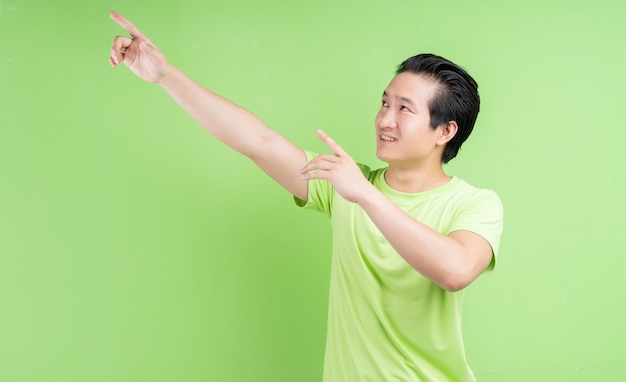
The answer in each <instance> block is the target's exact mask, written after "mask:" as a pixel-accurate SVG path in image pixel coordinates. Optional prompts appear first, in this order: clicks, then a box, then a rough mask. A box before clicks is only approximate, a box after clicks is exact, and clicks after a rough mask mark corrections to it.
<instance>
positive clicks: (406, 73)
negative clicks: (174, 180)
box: [110, 13, 502, 382]
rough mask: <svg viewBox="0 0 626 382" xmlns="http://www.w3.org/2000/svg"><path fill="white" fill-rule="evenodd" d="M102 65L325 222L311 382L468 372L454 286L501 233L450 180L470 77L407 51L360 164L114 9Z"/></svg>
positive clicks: (496, 206) (492, 208)
mask: <svg viewBox="0 0 626 382" xmlns="http://www.w3.org/2000/svg"><path fill="white" fill-rule="evenodd" d="M111 17H112V18H113V20H115V21H116V22H117V23H119V24H120V25H121V26H122V27H123V28H125V29H126V30H127V31H128V32H129V33H130V35H131V37H124V36H117V37H115V39H114V41H113V45H112V47H111V58H110V63H111V65H112V66H114V67H115V66H117V65H118V64H119V63H122V62H123V63H124V64H126V65H127V66H128V67H129V68H130V70H132V71H133V72H134V73H135V74H136V75H137V76H139V77H140V78H142V79H144V80H147V81H151V82H155V83H157V84H159V85H160V86H161V87H162V88H163V89H165V90H166V91H167V92H168V93H169V94H170V95H171V97H172V98H173V99H174V100H175V101H176V102H178V103H179V104H180V105H181V106H182V107H183V108H184V109H185V110H186V111H187V112H188V113H189V114H190V115H191V116H192V117H194V118H195V119H196V121H198V122H199V123H200V124H201V125H202V126H203V127H204V128H205V129H206V130H207V131H208V132H209V133H211V134H212V135H214V136H215V137H216V138H218V139H219V140H221V141H222V142H224V143H225V144H227V145H228V146H230V147H232V148H233V149H234V150H237V151H238V152H240V153H242V154H243V155H246V156H248V157H250V158H251V159H252V160H253V161H254V162H255V163H256V164H257V165H258V166H259V167H260V168H261V169H262V170H263V171H265V172H266V173H267V174H268V175H269V176H271V177H272V178H273V179H275V180H276V181H277V182H278V183H279V184H281V185H282V186H283V187H284V188H285V189H287V190H288V191H289V192H291V193H292V194H293V195H294V196H295V199H296V203H297V204H298V205H300V206H303V207H306V208H311V209H315V210H318V211H321V212H322V213H325V214H326V215H327V216H328V217H329V218H330V220H331V223H332V229H333V260H332V273H331V286H330V302H329V317H328V335H327V344H326V356H325V365H324V381H332V382H337V381H349V382H354V381H376V382H380V381H403V382H406V381H439V382H440V381H472V380H474V376H473V374H472V371H471V369H470V368H469V366H468V364H467V361H466V358H465V353H464V349H463V340H462V336H461V303H462V298H463V291H462V290H463V289H464V288H465V287H466V286H468V285H469V284H470V283H471V282H472V281H474V280H475V279H476V278H477V277H478V276H479V275H480V274H481V273H483V272H485V271H486V270H490V269H491V268H493V266H494V264H495V258H496V253H497V250H498V245H499V240H500V235H501V232H502V206H501V203H500V200H499V199H498V197H497V196H496V194H495V193H493V192H491V191H488V190H481V189H477V188H475V187H472V186H470V185H469V184H467V183H465V182H464V181H462V180H461V179H459V178H456V177H450V176H448V175H446V174H445V173H444V171H443V166H442V164H443V163H445V162H447V161H449V160H450V159H452V158H453V157H454V156H456V154H457V152H458V150H459V148H460V146H461V144H462V143H463V142H464V141H465V140H466V139H467V137H468V136H469V134H470V132H471V131H472V128H473V126H474V122H475V121H476V117H477V115H478V110H479V103H480V101H479V97H478V91H477V85H476V83H475V82H474V80H473V79H472V78H471V77H470V76H469V75H468V74H467V73H466V72H465V70H463V69H462V68H460V67H458V66H457V65H455V64H453V63H451V62H450V61H447V60H445V59H443V58H441V57H438V56H434V55H418V56H415V57H411V58H409V59H408V60H406V61H405V62H404V63H402V65H401V66H400V69H399V70H398V73H397V74H396V76H395V77H394V78H393V79H392V81H391V82H390V84H389V86H388V87H387V88H386V89H385V91H384V92H383V96H382V105H381V108H380V111H379V112H378V115H377V117H376V121H375V125H376V142H377V148H376V154H377V156H378V158H380V159H381V160H383V161H384V162H386V163H387V164H388V166H387V167H385V168H382V169H378V170H375V171H371V170H370V169H369V168H367V167H366V166H362V165H358V164H356V163H355V162H354V161H353V159H352V158H351V157H350V156H349V155H348V154H347V153H346V152H345V151H344V150H343V149H342V148H341V147H340V146H339V145H338V144H337V143H336V142H334V141H333V140H332V139H331V138H330V137H329V136H328V135H327V134H326V133H324V132H322V131H318V133H317V134H318V136H319V138H320V139H321V140H322V141H323V142H324V143H325V144H326V145H327V146H328V148H329V149H330V151H331V152H332V154H323V155H317V154H313V153H311V152H308V151H304V150H302V149H300V148H299V147H297V146H295V145H294V144H293V143H291V142H290V141H288V140H287V139H285V138H284V137H283V136H281V135H279V134H278V133H276V132H275V131H273V130H271V129H270V128H268V127H267V126H265V125H264V124H263V123H262V122H261V121H260V120H259V119H258V118H257V117H255V116H254V115H252V114H251V113H249V112H248V111H246V110H245V109H243V108H241V107H239V106H237V105H235V104H233V103H231V102H229V101H228V100H226V99H224V98H222V97H220V96H218V95H216V94H214V93H212V92H210V91H208V90H207V89H205V88H203V87H201V86H200V85H198V84H197V83H195V82H194V81H192V80H191V79H190V78H189V77H187V76H186V75H184V74H183V73H182V72H180V71H179V70H178V69H176V68H175V67H174V66H172V65H171V64H169V63H168V62H167V60H166V59H165V57H164V55H163V54H162V53H161V52H160V51H159V50H158V48H157V47H156V46H155V45H154V44H153V43H152V42H151V41H150V40H149V39H148V38H147V37H146V36H144V35H143V34H142V33H141V32H140V31H139V30H138V29H137V28H136V27H135V26H134V25H133V24H131V23H130V22H129V21H128V20H126V19H125V18H123V17H122V16H121V15H119V14H117V13H111Z"/></svg>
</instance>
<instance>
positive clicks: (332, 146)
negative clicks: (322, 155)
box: [317, 130, 348, 157]
mask: <svg viewBox="0 0 626 382" xmlns="http://www.w3.org/2000/svg"><path fill="white" fill-rule="evenodd" d="M317 136H318V137H320V139H321V140H322V142H324V143H325V144H326V146H328V148H329V149H331V150H332V152H333V154H335V155H336V156H338V157H343V156H347V155H348V154H347V153H346V152H345V151H344V150H343V149H342V148H341V146H339V144H338V143H337V142H335V141H334V140H333V139H332V138H331V137H330V136H329V135H328V134H326V133H325V132H324V131H322V130H317Z"/></svg>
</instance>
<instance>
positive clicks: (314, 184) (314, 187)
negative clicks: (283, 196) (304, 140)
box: [293, 150, 334, 217]
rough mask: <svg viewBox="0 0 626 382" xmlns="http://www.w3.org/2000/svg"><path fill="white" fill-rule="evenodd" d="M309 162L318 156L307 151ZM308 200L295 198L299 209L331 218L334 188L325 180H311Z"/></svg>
mask: <svg viewBox="0 0 626 382" xmlns="http://www.w3.org/2000/svg"><path fill="white" fill-rule="evenodd" d="M305 154H306V159H307V162H310V161H311V160H313V159H314V158H315V157H316V156H317V155H318V154H316V153H313V152H311V151H306V150H305ZM307 195H308V197H307V200H302V199H300V198H298V197H296V196H294V197H293V198H294V201H295V202H296V205H297V206H298V207H302V208H305V209H310V210H314V211H318V212H322V213H323V214H325V215H326V216H328V217H330V216H331V206H332V198H333V195H334V192H333V187H332V186H331V185H330V183H328V181H326V180H324V179H313V180H309V184H308V194H307Z"/></svg>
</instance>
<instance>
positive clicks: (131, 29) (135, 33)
mask: <svg viewBox="0 0 626 382" xmlns="http://www.w3.org/2000/svg"><path fill="white" fill-rule="evenodd" d="M110 16H111V19H113V21H115V22H116V23H118V24H119V25H120V26H121V27H122V28H124V29H126V31H128V33H130V35H131V36H132V37H133V38H137V37H143V33H141V31H140V30H139V29H138V28H137V27H136V26H135V25H133V23H131V22H130V21H128V19H126V18H125V17H124V16H122V15H120V14H119V13H117V12H111V13H110Z"/></svg>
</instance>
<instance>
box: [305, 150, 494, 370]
mask: <svg viewBox="0 0 626 382" xmlns="http://www.w3.org/2000/svg"><path fill="white" fill-rule="evenodd" d="M307 156H308V157H309V159H312V158H313V157H314V154H313V153H310V152H307ZM361 169H362V171H363V173H364V175H365V176H366V177H367V178H368V179H369V181H370V182H371V183H372V184H373V185H374V186H376V188H378V189H379V190H380V191H381V192H382V193H383V194H385V195H386V196H387V197H388V198H389V199H391V200H392V201H393V202H394V203H395V204H397V205H398V206H399V207H400V208H402V209H403V210H404V211H405V212H406V213H408V214H409V215H411V216H413V217H414V218H415V219H416V220H418V221H420V222H421V223H423V224H425V225H427V226H429V227H431V228H432V229H434V230H436V231H438V232H440V233H442V234H446V235H447V234H449V233H451V232H453V231H456V230H466V231H472V232H474V233H476V234H478V235H480V236H482V237H484V238H485V239H486V240H487V241H488V242H489V244H491V247H492V249H493V253H494V257H493V259H492V262H491V264H490V266H489V269H490V270H491V269H493V266H494V265H495V259H496V255H497V252H498V245H499V242H500V235H501V233H502V220H503V213H502V204H501V202H500V199H499V198H498V196H497V195H496V194H495V193H494V192H493V191H489V190H481V189H478V188H475V187H473V186H471V185H469V184H468V183H466V182H464V181H463V180H461V179H459V178H456V177H453V178H452V179H451V180H450V181H449V182H448V183H446V184H445V185H443V186H440V187H438V188H436V189H433V190H429V191H425V192H421V193H417V194H408V193H403V192H398V191H396V190H394V189H392V188H391V187H389V185H387V183H386V182H385V179H384V174H385V171H386V168H383V169H379V170H375V171H370V170H369V168H367V167H365V166H361ZM296 203H297V204H298V205H300V206H303V207H305V208H309V209H313V210H317V211H320V212H322V213H324V214H326V215H327V216H328V217H329V218H330V220H331V223H332V233H333V257H332V270H331V280H330V296H329V307H328V333H327V339H326V355H325V361H324V381H327V382H341V381H347V382H356V381H359V382H365V381H372V382H382V381H385V382H391V381H402V382H409V381H437V382H444V381H455V382H457V381H474V380H475V377H474V375H473V373H472V371H471V369H470V367H469V365H468V363H467V360H466V357H465V350H464V346H463V338H462V333H461V305H462V300H463V294H464V291H459V292H448V291H446V290H444V289H442V288H441V287H439V286H438V285H436V284H435V283H433V282H432V281H430V280H428V279H427V278H425V277H423V276H422V275H421V274H419V273H418V272H417V271H415V269H413V268H412V267H411V266H410V265H408V263H406V262H405V261H404V259H403V258H402V257H400V255H399V254H398V253H397V252H396V251H395V250H394V249H393V248H392V246H391V245H390V244H389V242H388V241H387V239H386V238H385V237H384V236H383V234H382V233H381V232H380V231H379V230H378V228H377V227H376V226H375V225H374V224H373V223H372V221H371V220H370V219H369V217H368V216H367V214H366V213H365V212H364V211H363V210H362V209H361V208H360V207H359V206H358V205H357V204H354V203H351V202H348V201H346V200H345V199H343V198H342V197H341V196H339V194H337V192H336V191H335V190H334V189H333V187H332V186H331V185H330V184H329V183H328V182H327V181H324V180H312V181H309V193H308V202H306V203H305V202H304V201H301V200H299V199H296Z"/></svg>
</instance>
